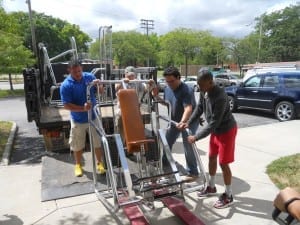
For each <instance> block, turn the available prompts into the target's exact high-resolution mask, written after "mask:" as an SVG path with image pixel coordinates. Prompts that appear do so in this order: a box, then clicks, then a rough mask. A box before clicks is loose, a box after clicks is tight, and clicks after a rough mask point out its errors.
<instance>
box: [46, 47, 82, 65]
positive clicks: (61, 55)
mask: <svg viewBox="0 0 300 225" xmlns="http://www.w3.org/2000/svg"><path fill="white" fill-rule="evenodd" d="M75 52H76V49H69V50H67V51H65V52H63V53H60V54H58V55H57V56H54V57H52V58H50V59H49V61H50V62H52V61H54V60H56V59H58V58H60V57H63V56H65V55H68V54H74V53H75Z"/></svg>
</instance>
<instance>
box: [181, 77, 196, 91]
mask: <svg viewBox="0 0 300 225" xmlns="http://www.w3.org/2000/svg"><path fill="white" fill-rule="evenodd" d="M183 82H184V83H186V84H187V85H188V86H190V87H191V88H192V89H193V90H194V91H199V86H198V84H197V76H188V77H187V78H185V79H183Z"/></svg>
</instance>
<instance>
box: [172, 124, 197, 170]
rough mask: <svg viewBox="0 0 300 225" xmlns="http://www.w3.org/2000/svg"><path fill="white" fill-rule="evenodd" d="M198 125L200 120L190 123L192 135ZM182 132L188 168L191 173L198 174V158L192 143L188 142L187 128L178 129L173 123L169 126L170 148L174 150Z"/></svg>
mask: <svg viewBox="0 0 300 225" xmlns="http://www.w3.org/2000/svg"><path fill="white" fill-rule="evenodd" d="M198 126H199V121H198V120H196V121H195V122H193V123H192V124H190V126H189V129H190V131H191V133H192V135H194V134H195V133H196V131H197V129H198ZM180 133H181V136H182V142H183V149H184V155H185V160H186V165H187V170H188V172H189V173H190V174H191V175H198V174H199V172H198V169H197V160H196V157H195V154H194V152H193V148H192V145H191V144H190V143H188V141H187V137H188V134H187V132H186V131H185V130H183V131H181V130H178V129H177V128H176V127H175V126H173V125H171V127H170V128H168V129H167V131H166V139H167V141H168V144H169V147H170V150H171V151H172V147H173V145H174V143H175V141H176V139H177V138H178V136H179V134H180Z"/></svg>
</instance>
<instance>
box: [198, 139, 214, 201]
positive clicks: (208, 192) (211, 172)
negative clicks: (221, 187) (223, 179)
mask: <svg viewBox="0 0 300 225" xmlns="http://www.w3.org/2000/svg"><path fill="white" fill-rule="evenodd" d="M218 152H219V146H218V144H217V143H216V137H215V135H214V134H211V135H210V140H209V153H208V154H209V157H208V173H209V180H208V186H207V187H206V189H203V190H202V191H200V192H198V196H199V197H206V196H210V195H214V194H216V193H217V189H216V184H215V179H216V173H217V167H218V158H217V157H218Z"/></svg>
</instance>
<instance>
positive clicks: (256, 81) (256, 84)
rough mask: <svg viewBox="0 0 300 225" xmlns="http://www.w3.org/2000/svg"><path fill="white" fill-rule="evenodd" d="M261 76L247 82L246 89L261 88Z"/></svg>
mask: <svg viewBox="0 0 300 225" xmlns="http://www.w3.org/2000/svg"><path fill="white" fill-rule="evenodd" d="M260 80H261V76H253V77H251V78H249V79H248V80H247V81H246V82H245V87H259V86H260Z"/></svg>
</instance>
